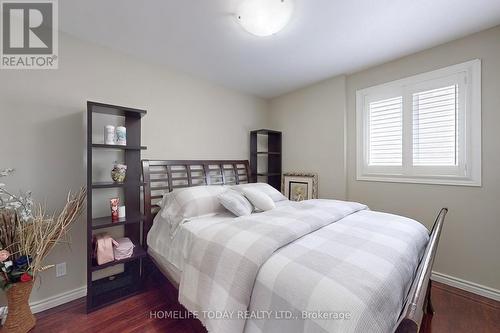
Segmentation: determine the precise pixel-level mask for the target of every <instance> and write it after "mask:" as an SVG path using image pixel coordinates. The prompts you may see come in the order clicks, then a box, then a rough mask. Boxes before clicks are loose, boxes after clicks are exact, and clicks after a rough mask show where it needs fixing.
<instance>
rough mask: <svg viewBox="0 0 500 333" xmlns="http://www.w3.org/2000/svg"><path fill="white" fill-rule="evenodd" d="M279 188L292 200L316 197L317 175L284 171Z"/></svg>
mask: <svg viewBox="0 0 500 333" xmlns="http://www.w3.org/2000/svg"><path fill="white" fill-rule="evenodd" d="M281 188H282V189H283V194H284V195H285V197H287V198H288V199H289V200H292V201H302V200H309V199H317V198H318V175H317V174H315V173H300V172H289V173H285V174H283V182H282V186H281Z"/></svg>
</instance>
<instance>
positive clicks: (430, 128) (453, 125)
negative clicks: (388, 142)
mask: <svg viewBox="0 0 500 333" xmlns="http://www.w3.org/2000/svg"><path fill="white" fill-rule="evenodd" d="M457 98H458V85H452V86H446V87H442V88H438V89H432V90H427V91H422V92H418V93H414V94H413V112H412V113H413V165H416V166H454V165H457V105H458V103H457Z"/></svg>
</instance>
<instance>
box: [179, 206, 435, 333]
mask: <svg viewBox="0 0 500 333" xmlns="http://www.w3.org/2000/svg"><path fill="white" fill-rule="evenodd" d="M427 240H428V233H427V229H426V228H425V227H424V226H422V225H421V224H420V223H418V222H416V221H414V220H411V219H407V218H404V217H400V216H396V215H391V214H384V213H378V212H372V211H369V210H368V209H367V207H366V206H365V205H362V204H358V203H353V202H344V201H335V200H309V201H304V202H300V203H296V204H292V205H290V206H287V207H280V208H277V209H273V210H271V211H268V212H265V213H261V214H254V215H252V216H249V217H240V218H236V219H234V220H232V221H228V222H223V223H220V224H216V225H214V226H212V227H210V228H207V229H206V230H204V231H203V232H202V233H200V234H199V235H197V238H196V239H194V240H193V247H192V250H191V253H190V255H189V258H188V260H187V263H186V267H185V270H184V272H183V274H182V278H181V283H180V289H179V300H180V302H181V303H182V304H183V305H184V306H185V307H186V308H187V309H188V310H190V311H193V312H194V313H195V314H197V315H198V317H199V318H200V320H201V321H202V322H203V324H204V325H205V326H206V327H207V329H208V331H209V332H213V333H241V332H245V333H254V332H273V333H281V332H283V333H288V332H291V333H294V332H297V333H298V332H389V331H391V330H392V327H393V326H394V324H395V322H396V319H397V317H398V315H399V312H400V309H401V307H402V300H403V298H404V295H405V294H406V293H407V290H408V288H409V284H410V281H411V279H412V276H413V274H414V271H415V269H416V267H417V265H418V259H419V258H420V256H421V253H422V252H423V249H424V247H425V244H426V243H427ZM221 317H223V318H221Z"/></svg>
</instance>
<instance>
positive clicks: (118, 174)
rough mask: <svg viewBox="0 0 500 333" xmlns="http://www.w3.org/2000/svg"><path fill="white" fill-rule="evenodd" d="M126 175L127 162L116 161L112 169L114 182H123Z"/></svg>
mask: <svg viewBox="0 0 500 333" xmlns="http://www.w3.org/2000/svg"><path fill="white" fill-rule="evenodd" d="M126 175H127V166H126V165H125V164H118V163H115V165H114V166H113V169H112V170H111V179H113V181H114V182H118V183H123V182H124V181H125V176H126Z"/></svg>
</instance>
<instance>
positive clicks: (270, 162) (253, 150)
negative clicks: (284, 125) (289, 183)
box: [250, 129, 282, 191]
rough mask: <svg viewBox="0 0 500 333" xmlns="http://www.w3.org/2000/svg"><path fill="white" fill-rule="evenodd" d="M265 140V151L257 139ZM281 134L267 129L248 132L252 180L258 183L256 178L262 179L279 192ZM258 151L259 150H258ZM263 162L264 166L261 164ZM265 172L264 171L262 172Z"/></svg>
mask: <svg viewBox="0 0 500 333" xmlns="http://www.w3.org/2000/svg"><path fill="white" fill-rule="evenodd" d="M261 136H265V137H266V138H264V139H267V150H261V149H262V148H263V147H259V145H258V143H259V137H261ZM281 137H282V135H281V132H278V131H273V130H269V129H260V130H255V131H251V132H250V170H251V172H252V178H253V179H252V180H253V181H254V182H256V181H258V180H259V179H257V178H258V177H264V178H265V181H266V182H267V183H268V184H269V185H271V186H273V187H274V188H276V189H277V190H278V191H281V174H282V170H281V163H282V162H281V161H282V158H281V150H282V147H281ZM258 149H259V150H258ZM263 162H265V163H264V164H265V165H263V166H262V165H261V163H263ZM263 170H265V171H263Z"/></svg>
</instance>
